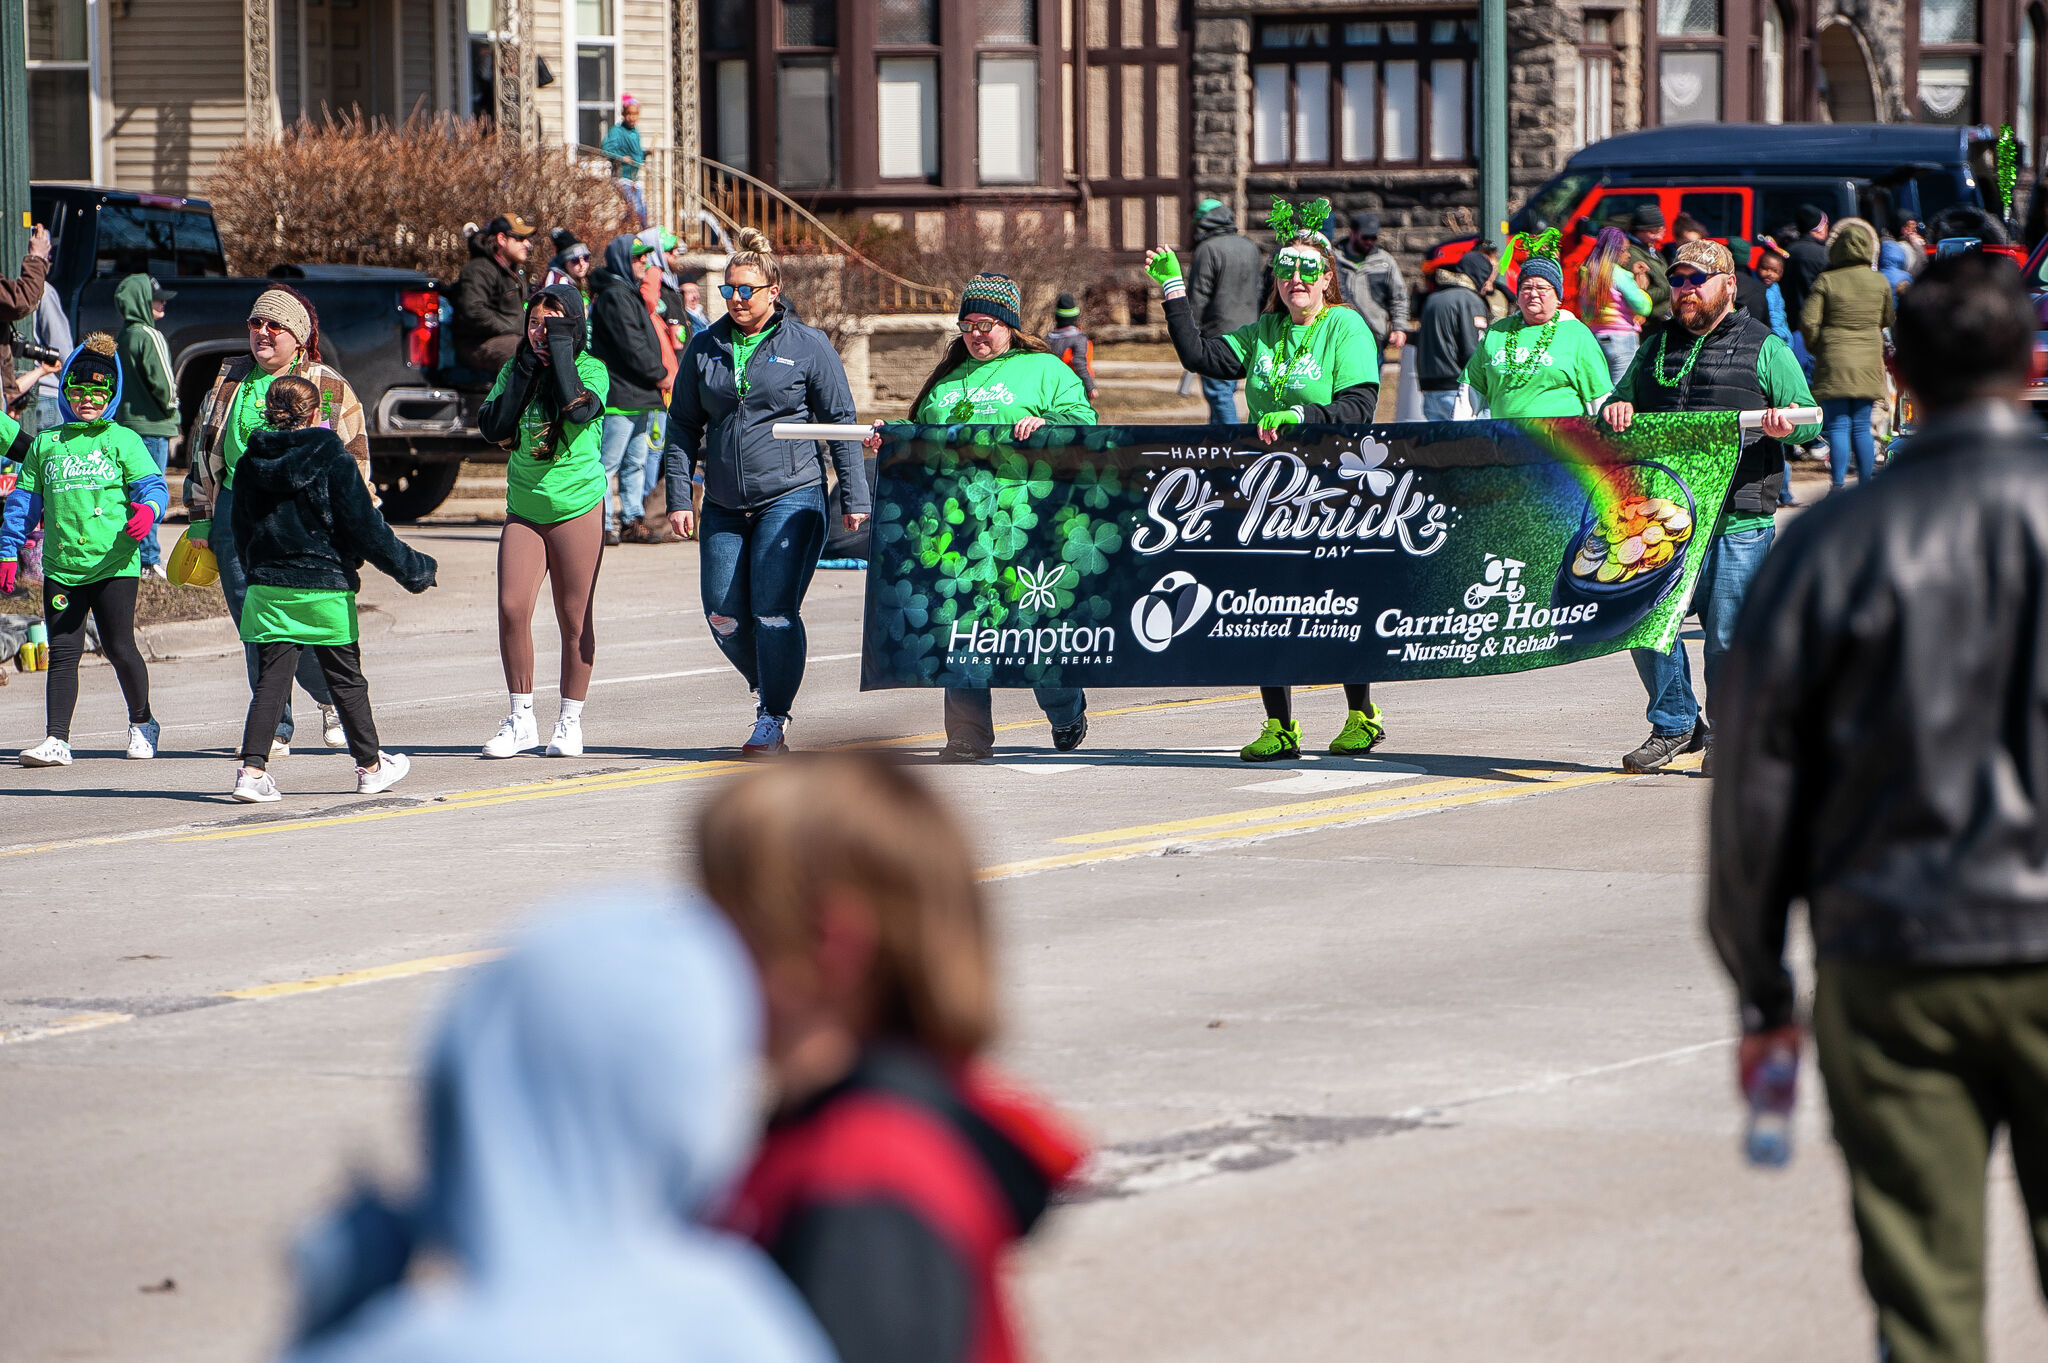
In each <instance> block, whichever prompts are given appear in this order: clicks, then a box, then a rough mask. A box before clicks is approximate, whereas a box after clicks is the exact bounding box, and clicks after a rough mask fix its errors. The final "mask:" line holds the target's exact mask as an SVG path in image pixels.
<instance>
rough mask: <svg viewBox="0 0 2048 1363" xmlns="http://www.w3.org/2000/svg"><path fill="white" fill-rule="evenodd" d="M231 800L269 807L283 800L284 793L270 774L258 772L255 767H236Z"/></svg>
mask: <svg viewBox="0 0 2048 1363" xmlns="http://www.w3.org/2000/svg"><path fill="white" fill-rule="evenodd" d="M231 798H233V799H235V800H238V801H240V802H241V803H242V804H245V805H267V804H274V803H276V802H277V801H279V800H282V799H283V798H284V792H283V791H281V790H279V789H278V788H277V782H275V781H273V780H271V779H270V773H269V772H267V771H257V770H256V769H255V768H254V767H236V768H235V788H234V791H233V792H232V795H231Z"/></svg>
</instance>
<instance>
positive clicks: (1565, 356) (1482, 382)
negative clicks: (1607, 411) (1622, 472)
mask: <svg viewBox="0 0 2048 1363" xmlns="http://www.w3.org/2000/svg"><path fill="white" fill-rule="evenodd" d="M1555 320H1556V322H1557V328H1556V330H1555V331H1554V332H1552V333H1551V337H1550V343H1549V344H1548V345H1547V346H1543V347H1541V349H1540V352H1539V349H1538V345H1537V341H1538V338H1539V337H1540V336H1541V335H1542V334H1543V328H1542V327H1532V326H1530V325H1529V324H1528V323H1527V322H1525V321H1523V320H1522V317H1521V314H1519V313H1517V314H1515V315H1514V316H1513V317H1511V318H1509V319H1508V320H1507V321H1504V322H1496V323H1495V324H1494V325H1492V326H1490V327H1488V328H1487V329H1486V334H1485V335H1484V336H1483V337H1482V338H1481V339H1480V342H1479V349H1478V350H1476V351H1474V352H1473V354H1472V358H1471V359H1469V360H1467V361H1466V362H1465V382H1466V383H1468V384H1470V385H1471V386H1472V390H1473V391H1474V392H1476V393H1477V394H1479V397H1480V400H1481V401H1483V402H1484V403H1485V404H1486V407H1487V410H1488V411H1489V412H1490V413H1491V414H1492V415H1493V416H1496V417H1500V418H1504V419H1511V418H1516V417H1537V416H1585V415H1586V414H1587V413H1588V412H1590V411H1592V410H1593V407H1594V404H1595V403H1596V402H1598V401H1599V400H1600V399H1601V398H1602V397H1603V396H1605V395H1606V393H1607V390H1608V389H1610V388H1612V387H1613V386H1614V383H1613V380H1612V379H1611V378H1610V377H1609V373H1608V369H1607V356H1606V355H1605V354H1604V353H1603V352H1602V351H1601V349H1600V342H1599V341H1597V340H1595V339H1594V337H1593V333H1592V332H1591V331H1589V330H1587V329H1586V324H1585V323H1584V322H1581V321H1580V320H1579V319H1578V318H1576V317H1574V316H1572V315H1571V313H1570V312H1568V311H1566V310H1564V309H1562V308H1560V309H1559V310H1558V313H1557V317H1556V319H1555ZM1504 360H1505V363H1504ZM1521 365H1528V366H1529V371H1528V372H1527V373H1526V374H1525V373H1521V372H1519V370H1518V368H1517V367H1518V366H1521ZM1511 370H1513V371H1515V372H1511Z"/></svg>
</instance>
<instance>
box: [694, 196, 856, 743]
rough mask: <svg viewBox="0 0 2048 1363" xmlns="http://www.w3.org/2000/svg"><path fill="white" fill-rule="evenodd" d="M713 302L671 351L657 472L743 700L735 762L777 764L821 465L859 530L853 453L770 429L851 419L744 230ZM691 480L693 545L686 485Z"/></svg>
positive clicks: (799, 658) (797, 672) (819, 503)
mask: <svg viewBox="0 0 2048 1363" xmlns="http://www.w3.org/2000/svg"><path fill="white" fill-rule="evenodd" d="M739 247H740V249H739V251H738V252H737V253H736V254H735V255H734V256H733V257H732V259H731V260H729V261H728V262H727V263H726V267H725V283H723V284H721V285H720V286H719V289H718V293H719V296H720V297H721V298H723V299H724V300H725V308H726V312H725V316H723V317H721V318H719V319H718V320H717V321H716V322H713V323H712V324H711V325H710V326H709V327H707V328H705V329H704V330H703V331H700V332H698V333H697V335H696V336H695V337H694V338H692V339H691V341H690V345H689V349H687V350H685V351H684V352H683V358H682V362H681V364H680V365H679V366H678V372H677V374H676V387H675V393H674V396H673V397H671V398H670V400H669V409H668V422H667V426H668V444H667V448H666V449H665V450H664V451H663V455H664V461H663V471H664V473H665V474H666V477H667V483H668V505H669V513H668V519H669V526H670V528H671V529H673V530H674V531H675V533H676V534H678V535H680V536H682V537H684V538H685V539H688V538H691V537H693V536H695V537H697V538H699V539H700V541H701V544H702V549H701V559H702V565H703V567H702V572H701V574H700V576H699V585H700V588H701V590H702V593H703V598H704V615H705V618H706V619H707V620H708V621H709V622H710V625H711V637H712V638H713V639H714V640H715V641H716V642H717V644H718V647H719V651H720V652H722V653H724V654H725V656H726V658H727V659H728V660H729V661H730V662H731V663H732V665H733V666H734V667H735V668H737V669H738V670H739V674H740V675H741V676H742V677H745V678H746V679H747V685H748V687H750V688H751V689H752V690H753V692H754V693H755V698H756V703H755V707H754V730H753V732H752V733H751V734H750V735H748V737H747V741H746V742H745V743H744V744H742V745H741V747H740V753H741V755H742V756H744V757H767V756H772V755H774V754H777V753H783V752H787V751H789V747H788V744H787V743H786V742H785V741H784V739H783V730H784V729H785V728H786V727H787V725H788V724H789V715H790V709H791V707H792V705H793V703H794V702H795V700H796V693H797V689H798V688H799V687H800V686H802V685H803V679H804V660H805V641H804V622H803V616H802V614H801V611H802V609H803V603H804V594H805V592H807V591H808V590H809V589H810V585H811V574H812V573H813V572H814V571H816V569H817V566H818V552H819V550H821V549H822V548H823V547H824V544H825V459H826V457H827V452H829V456H830V458H831V461H832V466H833V468H834V469H835V470H837V472H838V475H839V483H840V486H841V487H842V488H844V489H845V497H846V512H845V526H846V529H847V530H849V531H853V530H858V529H860V528H861V527H862V526H863V525H865V524H867V519H868V508H869V504H870V503H869V495H868V480H867V472H866V469H865V467H864V466H863V463H862V459H861V449H860V442H858V441H853V440H835V441H832V442H831V443H830V444H829V445H802V444H796V443H792V442H788V441H781V440H777V439H775V437H774V434H773V428H774V426H775V423H776V422H778V421H796V422H812V423H831V424H835V425H850V424H852V423H853V422H854V421H855V420H857V419H858V418H857V415H856V413H855V412H854V408H853V393H852V390H851V389H849V388H848V386H847V382H846V369H845V367H844V366H843V365H841V364H840V362H839V353H838V352H837V351H836V350H834V349H833V348H832V342H831V341H830V340H829V339H827V338H826V336H825V333H824V332H822V331H819V330H818V329H817V328H815V327H807V326H805V325H804V324H803V323H802V322H800V321H798V320H797V319H796V316H795V314H793V313H791V312H790V311H789V309H788V308H787V307H786V306H784V304H783V302H782V271H781V267H780V263H779V262H778V261H777V260H776V258H775V256H774V254H773V247H772V245H771V244H770V242H769V240H768V238H767V237H766V236H765V235H764V234H762V233H760V232H757V231H755V230H753V229H752V228H748V229H745V230H743V231H742V232H741V233H740V238H739ZM700 467H701V468H702V469H703V470H704V514H703V526H702V533H701V535H700V534H699V526H698V524H697V519H698V518H697V516H696V515H695V514H693V513H692V511H691V509H690V508H691V491H692V489H691V480H692V477H693V475H694V474H695V472H696V470H697V469H698V468H700Z"/></svg>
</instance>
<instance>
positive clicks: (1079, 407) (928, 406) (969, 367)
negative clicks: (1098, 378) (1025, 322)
mask: <svg viewBox="0 0 2048 1363" xmlns="http://www.w3.org/2000/svg"><path fill="white" fill-rule="evenodd" d="M1027 416H1035V417H1042V418H1044V419H1045V420H1046V421H1048V422H1052V423H1054V424H1056V425H1070V426H1093V425H1094V424H1095V409H1094V408H1093V407H1091V406H1089V405H1088V393H1087V390H1086V389H1084V388H1082V386H1081V380H1080V379H1078V378H1076V377H1074V371H1073V370H1072V369H1070V368H1068V367H1067V365H1066V364H1065V363H1063V362H1062V361H1061V360H1060V358H1059V356H1057V355H1050V354H1047V353H1046V352H1044V351H1039V350H1006V351H1004V352H1003V353H1002V354H1000V355H996V356H993V357H991V358H989V359H987V360H975V359H972V358H970V359H968V360H967V362H966V363H965V364H962V365H960V366H959V367H958V368H956V369H954V370H953V371H952V372H951V373H949V374H947V375H946V376H945V377H944V378H942V379H940V380H939V381H938V383H937V384H936V385H935V386H934V387H933V388H932V393H931V396H930V397H928V398H926V399H925V400H924V403H923V404H922V405H921V406H919V407H918V409H917V410H916V411H915V412H912V413H911V414H910V419H911V420H912V421H918V422H923V423H924V424H926V425H928V426H946V425H951V424H952V423H954V422H973V423H976V424H980V425H988V426H1013V425H1015V424H1016V423H1017V422H1018V421H1019V420H1021V419H1022V418H1024V417H1027Z"/></svg>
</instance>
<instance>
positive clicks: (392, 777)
mask: <svg viewBox="0 0 2048 1363" xmlns="http://www.w3.org/2000/svg"><path fill="white" fill-rule="evenodd" d="M411 770H412V762H411V761H410V760H409V759H408V758H407V757H406V755H405V754H404V753H402V752H383V751H379V752H378V754H377V769H376V770H375V771H371V770H369V769H367V768H364V767H357V768H356V794H358V795H377V794H381V793H382V792H384V791H387V790H389V789H391V788H392V787H393V786H395V785H397V784H398V783H399V782H400V781H403V780H404V779H405V774H406V773H407V772H409V771H411Z"/></svg>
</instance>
